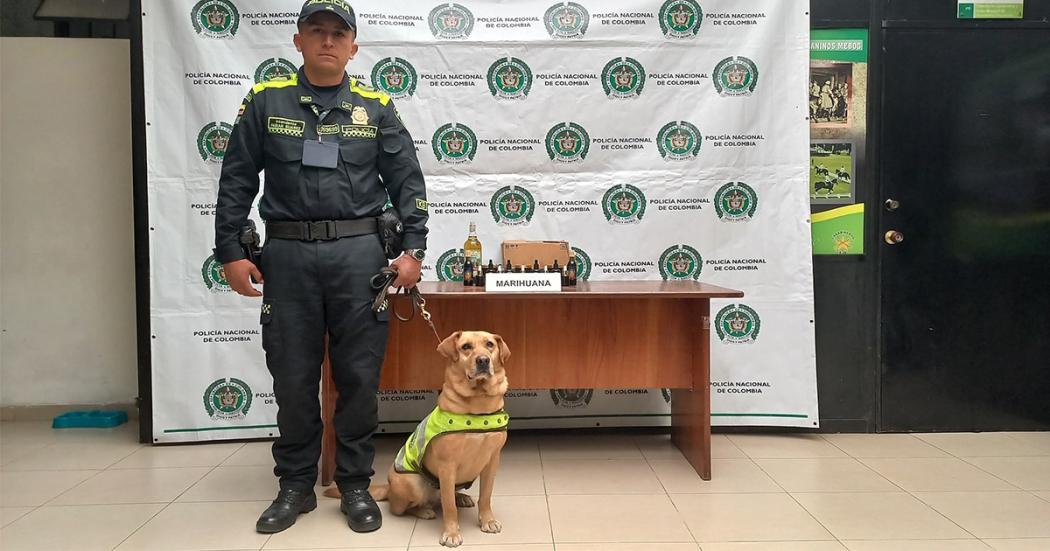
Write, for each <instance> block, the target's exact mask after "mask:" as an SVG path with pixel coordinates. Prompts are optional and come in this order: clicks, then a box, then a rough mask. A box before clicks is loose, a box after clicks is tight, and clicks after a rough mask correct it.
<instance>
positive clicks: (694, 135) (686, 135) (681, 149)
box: [656, 121, 704, 161]
mask: <svg viewBox="0 0 1050 551" xmlns="http://www.w3.org/2000/svg"><path fill="white" fill-rule="evenodd" d="M703 140H704V138H703V135H701V134H700V129H699V128H697V127H696V126H695V125H693V124H692V123H688V122H685V121H674V122H669V123H667V124H665V125H664V127H663V128H661V129H660V132H658V133H657V134H656V147H657V149H659V150H660V156H661V157H663V158H664V159H665V160H668V161H684V160H688V159H695V158H696V157H697V155H699V154H700V144H701V143H703Z"/></svg>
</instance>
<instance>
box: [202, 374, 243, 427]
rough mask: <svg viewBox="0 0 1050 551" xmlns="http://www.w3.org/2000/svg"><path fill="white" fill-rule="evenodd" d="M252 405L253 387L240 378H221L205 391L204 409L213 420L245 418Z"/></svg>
mask: <svg viewBox="0 0 1050 551" xmlns="http://www.w3.org/2000/svg"><path fill="white" fill-rule="evenodd" d="M251 406H252V389H251V388H250V387H249V386H248V384H247V383H245V382H244V381H242V380H240V379H233V378H227V379H219V380H218V381H215V382H214V383H212V384H211V385H209V386H208V388H207V390H205V391H204V410H205V411H206V412H208V417H211V418H212V420H219V419H226V420H231V419H244V417H245V416H246V415H248V409H249V408H250V407H251Z"/></svg>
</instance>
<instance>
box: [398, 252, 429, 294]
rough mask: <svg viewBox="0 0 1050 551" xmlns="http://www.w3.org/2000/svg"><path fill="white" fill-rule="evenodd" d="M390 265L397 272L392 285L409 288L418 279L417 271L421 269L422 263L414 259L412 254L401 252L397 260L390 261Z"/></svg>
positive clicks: (414, 284) (413, 285)
mask: <svg viewBox="0 0 1050 551" xmlns="http://www.w3.org/2000/svg"><path fill="white" fill-rule="evenodd" d="M390 267H391V268H393V269H394V271H395V272H397V279H395V280H394V287H404V288H405V289H411V288H413V287H415V286H416V282H418V281H419V272H420V271H421V270H422V269H423V263H422V262H420V261H418V260H416V258H415V257H414V256H411V255H407V254H403V255H401V256H399V257H397V260H395V261H394V262H393V263H391V264H390Z"/></svg>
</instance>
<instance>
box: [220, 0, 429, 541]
mask: <svg viewBox="0 0 1050 551" xmlns="http://www.w3.org/2000/svg"><path fill="white" fill-rule="evenodd" d="M298 31H299V32H298V33H296V34H295V36H294V37H293V41H294V43H295V47H296V49H298V50H299V51H300V52H302V54H303V66H302V67H301V68H300V69H299V70H298V72H297V73H296V74H295V75H293V76H291V77H290V78H289V79H287V80H282V81H272V82H265V83H262V84H258V85H256V86H255V87H254V88H252V90H251V92H249V93H248V96H247V97H246V98H245V99H244V104H243V105H241V109H240V113H239V114H238V117H237V121H236V123H235V125H234V129H233V134H232V135H231V137H230V142H229V145H228V147H227V149H226V154H225V159H224V161H223V165H222V172H221V175H220V177H219V195H218V205H217V209H216V220H215V257H216V258H217V259H218V260H219V261H220V262H222V263H223V267H224V268H225V270H226V279H227V281H228V282H229V284H230V286H231V287H232V288H233V289H234V290H235V291H237V292H238V293H240V294H241V295H244V296H249V297H258V296H262V297H263V299H262V314H261V323H262V341H263V349H264V350H265V351H266V366H267V368H269V370H270V373H271V375H272V376H273V390H274V396H275V398H276V400H277V406H278V408H279V409H278V413H277V425H278V428H279V429H280V433H281V435H280V438H278V439H277V441H276V442H275V443H274V445H273V457H274V462H275V463H276V467H275V468H274V474H275V475H276V476H277V477H279V479H280V491H279V492H278V494H277V499H275V500H274V502H273V504H272V505H270V507H269V508H267V509H266V511H265V512H263V514H262V516H261V517H260V518H259V521H258V523H257V524H256V530H258V531H259V532H264V533H273V532H279V531H281V530H284V529H286V528H288V527H289V526H291V525H292V524H294V523H295V520H296V517H297V516H298V515H299V514H300V513H305V512H308V511H311V510H313V509H314V508H315V507H316V506H317V498H316V495H315V494H314V490H313V487H314V484H315V483H316V480H317V463H318V459H319V457H320V453H321V435H322V432H323V426H322V422H321V409H320V405H319V403H318V391H319V382H320V369H321V361H322V359H323V354H324V337H325V333H326V332H327V333H328V335H329V347H330V357H331V365H332V376H333V379H334V381H335V385H336V388H337V389H338V391H339V399H338V401H337V403H336V409H335V419H334V426H335V433H336V437H337V439H338V448H337V451H336V473H335V481H336V483H337V484H338V485H339V490H340V491H341V493H342V501H341V504H340V508H341V510H342V511H343V513H345V514H346V515H347V519H348V520H347V521H348V524H349V525H350V528H352V529H353V530H355V531H358V532H367V531H372V530H376V529H378V528H379V527H380V526H381V524H382V516H381V514H380V511H379V508H378V507H377V506H376V504H375V501H373V500H372V497H371V496H370V495H369V494H368V491H367V488H368V485H369V481H370V478H371V476H372V475H373V474H374V472H373V470H372V460H373V458H374V454H375V450H374V447H373V444H372V435H373V433H374V432H375V430H376V427H377V424H378V420H377V398H376V392H377V390H378V387H379V372H380V368H381V365H382V362H383V353H384V351H385V349H386V340H387V323H388V316H389V313H381V314H375V313H373V312H372V310H371V307H370V304H371V301H372V295H373V290H372V289H371V287H370V284H369V280H370V279H371V277H372V276H373V275H375V274H376V273H377V272H378V271H379V270H380V269H381V268H383V267H384V266H386V265H387V259H386V256H385V255H384V251H383V248H382V246H381V243H380V239H379V237H378V235H377V231H376V225H377V224H376V216H377V215H379V214H380V213H381V212H382V211H383V209H384V206H385V205H386V204H387V200H388V197H389V200H390V202H391V203H392V205H393V207H394V208H395V209H396V210H397V212H398V213H399V214H400V216H401V219H402V221H403V225H404V242H403V246H404V247H405V252H404V253H405V254H403V255H401V256H400V257H399V258H397V259H396V260H395V261H394V262H393V264H392V267H393V268H394V269H396V270H397V272H398V277H397V279H396V280H395V282H394V285H396V286H403V287H411V286H413V285H414V284H415V282H416V281H418V279H419V271H420V263H421V262H422V259H423V250H424V248H425V246H426V234H427V228H426V222H427V202H426V192H425V189H424V184H423V174H422V171H421V170H420V168H419V161H418V159H417V158H416V153H415V148H414V146H413V144H412V137H411V136H410V135H409V133H408V130H406V129H405V126H404V125H403V124H402V123H401V120H400V118H399V116H398V114H397V111H396V110H395V109H394V105H393V103H392V102H391V101H390V98H389V97H388V96H386V95H385V94H381V93H377V92H376V91H375V90H373V89H372V88H370V87H367V86H366V85H363V84H361V83H359V82H357V81H356V80H355V79H352V78H349V77H348V76H347V74H346V72H345V68H346V64H347V62H348V61H349V60H350V59H353V57H354V55H355V54H356V53H357V49H358V45H357V44H356V43H355V39H356V35H357V22H356V18H355V15H354V11H353V9H352V8H351V7H350V6H349V5H348V4H347V3H346V2H344V1H343V0H308V1H307V2H306V3H305V4H303V7H302V10H301V11H300V14H299V22H298ZM260 171H265V173H266V179H265V182H266V183H265V189H264V191H263V195H262V199H261V201H260V203H259V214H260V215H261V217H262V219H263V220H264V221H265V222H266V245H265V248H264V251H265V252H264V254H263V257H262V258H263V259H262V261H261V262H260V264H261V266H255V265H253V264H252V263H251V262H250V261H249V260H247V259H246V257H245V253H244V252H243V251H242V249H241V247H240V245H239V242H238V233H239V230H240V229H241V227H242V226H244V225H245V223H246V221H247V218H248V213H249V211H250V210H251V206H252V201H253V200H254V199H255V196H256V194H257V192H258V191H259V172H260ZM249 276H251V277H254V278H255V280H256V281H258V282H260V283H261V282H262V281H263V278H264V277H265V281H266V283H265V286H264V292H263V293H259V291H258V290H257V289H256V288H255V287H253V286H252V284H251V282H250V279H249Z"/></svg>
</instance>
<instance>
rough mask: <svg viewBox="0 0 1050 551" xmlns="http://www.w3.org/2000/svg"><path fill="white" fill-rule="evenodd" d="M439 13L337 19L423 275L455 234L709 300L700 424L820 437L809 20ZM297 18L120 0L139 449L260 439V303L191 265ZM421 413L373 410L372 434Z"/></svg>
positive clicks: (585, 12)
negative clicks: (143, 156)
mask: <svg viewBox="0 0 1050 551" xmlns="http://www.w3.org/2000/svg"><path fill="white" fill-rule="evenodd" d="M327 1H333V2H334V1H338V0H327ZM461 1H462V3H447V2H442V3H440V4H439V3H435V2H433V1H422V0H403V1H398V2H389V1H379V0H358V1H355V2H352V4H353V6H354V8H355V9H356V13H357V23H358V27H359V36H358V42H359V43H360V45H361V49H360V52H359V53H358V55H357V56H356V57H355V58H354V59H353V60H352V61H351V62H350V65H349V67H348V71H349V72H350V74H351V76H353V77H354V78H356V79H358V80H359V81H361V82H362V83H366V84H368V85H371V86H374V87H376V88H378V89H380V90H381V91H383V92H385V93H387V94H389V95H390V96H391V97H392V98H393V101H394V103H395V104H396V106H397V108H398V111H399V113H400V116H401V118H402V119H403V120H404V122H405V124H406V126H407V127H408V128H409V130H410V131H411V133H412V135H413V138H414V140H415V144H416V150H417V153H418V155H419V159H420V161H421V163H422V166H423V170H424V172H425V174H426V181H427V194H428V199H429V201H430V214H431V217H430V226H429V227H430V231H431V234H430V240H429V244H428V258H427V261H426V263H425V266H424V278H425V279H428V280H439V279H442V280H443V279H455V278H457V277H460V275H461V272H460V270H461V267H462V261H463V256H462V250H461V247H462V244H463V241H464V240H465V238H466V234H467V226H468V224H469V222H471V221H473V222H476V223H477V227H478V234H479V236H480V238H481V241H482V243H483V245H484V247H485V251H486V252H487V253H490V254H491V253H496V254H497V256H496V258H495V259H496V260H499V258H498V250H499V244H500V243H501V242H502V241H503V240H506V239H567V240H569V241H570V243H571V245H572V247H573V249H574V250H575V251H576V254H577V258H579V259H580V263H581V276H582V277H583V278H584V279H588V278H589V279H591V280H623V279H654V280H660V279H699V280H702V281H705V282H709V283H713V284H717V285H724V286H728V287H733V288H737V289H742V290H743V291H744V292H745V293H746V298H744V299H742V300H740V301H725V300H720V301H713V303H712V320H711V323H712V326H713V327H712V329H713V330H712V332H711V335H712V337H711V347H712V352H711V358H712V362H711V364H712V384H713V386H712V395H713V411H714V413H713V415H714V422H715V424H720V425H780V426H799V427H815V426H817V397H816V373H815V356H814V354H815V353H814V336H813V281H812V257H811V242H810V223H809V200H808V194H807V185H808V183H807V174H808V170H807V163H808V155H807V153H808V143H809V126H808V123H807V120H806V116H807V74H808V67H809V17H808V14H807V13H808V3H807V2H806V1H805V0H748V1H746V2H741V1H738V0H666V1H664V0H601V1H600V2H599V1H598V0H582V1H580V2H553V1H552V0H514V1H509V0H507V1H493V0H489V1H482V0H473V1H467V0H461ZM300 5H301V4H300V3H299V1H298V0H251V1H248V0H144V1H143V30H144V32H143V35H144V36H143V53H144V61H145V96H146V120H147V123H148V124H147V127H146V133H147V147H148V174H149V180H148V188H149V205H150V209H149V210H150V212H149V216H150V250H151V262H150V278H151V289H152V290H151V320H152V334H153V339H152V344H153V356H152V358H153V427H154V440H155V441H156V442H175V441H191V440H212V439H224V438H255V437H267V436H272V435H275V433H276V424H275V419H276V405H275V404H274V400H273V390H272V384H271V381H270V377H269V373H268V372H267V370H266V367H265V363H264V361H263V352H262V349H261V343H260V336H261V335H260V330H259V301H258V300H249V299H246V298H243V297H240V296H238V295H236V294H235V293H233V292H231V290H230V288H229V286H228V285H227V283H226V281H225V278H224V274H223V271H222V267H221V265H218V264H217V263H216V262H215V259H214V258H213V257H212V256H211V247H212V245H213V223H214V214H215V198H216V191H217V186H218V183H217V180H218V174H219V168H220V166H221V163H222V158H223V154H224V151H225V148H226V143H227V139H228V137H229V135H230V132H231V131H232V128H233V127H232V125H233V123H234V121H235V118H236V115H237V108H238V106H239V105H240V103H241V100H242V98H243V97H244V95H245V94H246V93H247V91H248V90H249V88H250V87H251V86H252V85H254V84H256V83H258V82H262V81H264V80H270V79H280V78H285V77H286V76H287V75H288V74H290V73H291V72H293V71H294V70H295V69H296V67H297V66H298V65H299V64H300V63H301V58H300V57H299V55H298V54H297V52H296V51H295V48H294V46H293V45H292V35H293V33H294V32H295V30H296V26H295V19H296V16H297V14H298V10H299V7H300ZM264 186H265V183H264ZM252 217H253V218H254V219H255V220H256V223H257V224H259V225H260V226H261V223H260V221H259V220H258V213H257V211H256V210H253V213H252ZM625 323H629V320H625ZM580 330H581V331H584V330H586V328H580ZM433 403H434V398H433V394H432V393H426V392H422V393H413V392H403V393H402V392H384V393H383V394H382V395H381V400H380V407H381V410H380V413H381V420H382V422H383V425H382V426H383V430H387V431H401V430H407V429H409V428H411V426H412V425H413V424H414V423H416V422H417V421H418V419H420V418H421V417H422V416H423V415H424V414H425V413H426V412H427V411H428V410H429V409H430V408H431V407H433ZM508 408H509V410H510V411H511V413H512V415H513V416H514V418H515V426H518V427H573V426H595V425H601V426H610V425H612V426H616V425H620V426H625V425H666V424H669V423H670V407H669V393H667V392H666V391H663V390H661V389H648V390H647V389H637V390H612V391H608V390H602V389H597V390H589V389H553V390H550V391H542V392H537V391H521V392H514V393H513V395H512V396H511V398H510V400H509V403H508Z"/></svg>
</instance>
